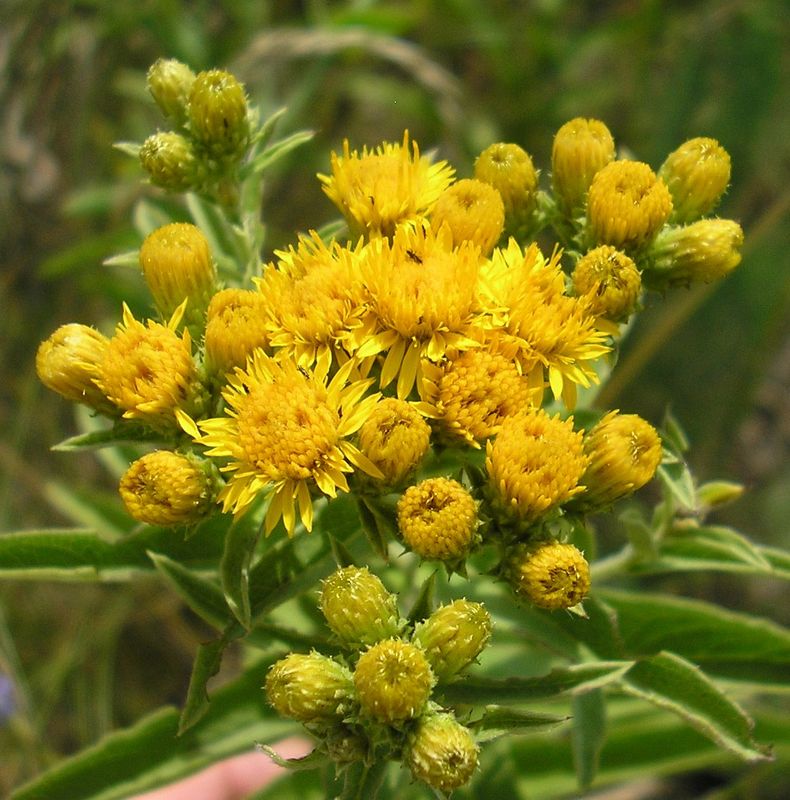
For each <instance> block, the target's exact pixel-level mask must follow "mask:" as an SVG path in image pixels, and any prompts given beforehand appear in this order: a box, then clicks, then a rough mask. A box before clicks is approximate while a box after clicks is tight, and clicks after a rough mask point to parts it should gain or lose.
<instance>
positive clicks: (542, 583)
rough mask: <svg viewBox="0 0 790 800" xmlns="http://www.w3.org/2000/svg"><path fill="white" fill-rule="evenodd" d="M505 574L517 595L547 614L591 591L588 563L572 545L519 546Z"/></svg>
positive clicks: (569, 606)
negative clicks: (546, 611) (543, 609)
mask: <svg viewBox="0 0 790 800" xmlns="http://www.w3.org/2000/svg"><path fill="white" fill-rule="evenodd" d="M505 574H506V576H507V578H508V581H509V582H510V585H511V586H512V587H513V591H514V592H515V593H516V594H517V595H518V596H520V597H524V598H526V599H527V600H529V601H530V602H531V603H533V604H534V605H536V606H538V607H539V608H546V609H548V610H550V611H556V610H557V609H561V608H572V607H573V606H575V605H578V604H579V603H580V602H581V601H582V600H583V599H584V598H585V596H586V595H587V592H589V590H590V567H589V564H588V563H587V561H586V559H585V558H584V555H582V553H581V551H580V550H579V549H578V548H577V547H575V546H574V545H572V544H562V543H560V542H541V543H539V544H537V545H526V544H522V545H518V546H516V547H515V548H514V549H513V550H512V551H511V552H510V554H509V556H508V559H507V562H506V564H505Z"/></svg>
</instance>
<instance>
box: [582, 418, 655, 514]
mask: <svg viewBox="0 0 790 800" xmlns="http://www.w3.org/2000/svg"><path fill="white" fill-rule="evenodd" d="M584 452H585V453H586V454H587V455H588V456H589V459H590V463H589V466H588V467H587V470H586V472H585V473H584V476H583V478H582V483H584V485H585V487H586V491H585V493H584V494H583V495H582V496H581V497H580V498H579V500H580V502H581V503H583V504H584V505H585V507H589V506H592V505H594V506H596V507H601V506H607V505H610V504H611V503H613V502H614V501H615V500H619V499H621V498H623V497H627V496H628V495H629V494H631V493H632V492H635V491H636V490H637V489H639V488H641V487H642V486H644V485H645V484H646V483H647V482H648V481H649V480H650V479H651V478H652V477H653V475H655V472H656V470H657V469H658V465H659V464H660V463H661V439H660V438H659V436H658V433H656V429H655V428H654V427H653V426H652V425H651V424H650V423H648V422H646V421H645V420H643V419H642V418H641V417H639V416H637V415H636V414H619V413H618V412H617V411H610V412H609V413H608V414H606V415H605V416H604V417H603V419H601V421H600V422H599V423H598V424H597V425H595V427H594V428H593V429H592V430H591V431H590V432H589V433H588V434H587V435H586V436H585V437H584Z"/></svg>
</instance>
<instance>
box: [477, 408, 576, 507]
mask: <svg viewBox="0 0 790 800" xmlns="http://www.w3.org/2000/svg"><path fill="white" fill-rule="evenodd" d="M582 436H583V434H582V433H581V432H575V431H574V430H573V419H572V418H571V419H567V420H565V421H562V420H561V419H560V418H559V415H556V416H554V417H550V416H549V415H548V414H547V413H546V412H545V411H543V410H542V409H532V410H528V411H523V412H521V413H520V414H517V415H516V416H514V417H507V418H506V419H505V420H504V422H503V423H502V427H501V428H500V430H499V433H498V435H497V437H496V439H494V440H493V442H491V441H489V442H488V443H487V445H486V469H487V470H488V481H489V487H490V489H491V492H492V494H493V497H494V501H495V503H496V505H497V506H498V507H499V508H501V509H503V510H504V511H505V512H506V513H507V514H508V515H511V516H514V517H516V518H518V519H521V520H524V521H527V522H531V521H533V520H535V519H537V518H538V517H540V516H541V515H542V514H545V513H546V512H547V511H550V510H551V509H553V508H555V507H557V506H559V505H561V504H562V503H564V502H565V501H567V500H569V499H570V498H571V497H573V496H574V495H576V494H578V493H579V492H582V491H584V487H583V486H579V480H580V478H581V476H582V475H583V473H584V470H585V468H586V467H587V462H588V458H587V456H586V455H585V454H584V445H583V439H582Z"/></svg>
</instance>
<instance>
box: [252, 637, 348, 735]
mask: <svg viewBox="0 0 790 800" xmlns="http://www.w3.org/2000/svg"><path fill="white" fill-rule="evenodd" d="M264 688H265V690H266V698H267V699H268V701H269V703H270V704H271V706H272V707H273V708H274V710H275V711H276V712H277V713H278V714H280V715H281V716H283V717H289V718H290V719H295V720H298V721H299V722H307V723H309V722H318V723H328V722H339V721H340V720H342V719H343V717H345V716H346V714H348V713H349V711H351V709H352V708H353V705H354V699H353V694H354V683H353V678H352V676H351V672H350V671H349V669H348V668H347V667H344V666H343V665H342V664H340V663H338V662H337V661H335V660H334V659H332V658H329V657H327V656H324V655H321V653H317V652H315V651H313V652H312V653H308V654H306V655H305V654H302V653H290V654H289V655H287V656H285V658H281V659H280V660H279V661H278V662H276V663H275V664H272V666H271V668H270V669H269V672H268V674H267V675H266V686H265V687H264Z"/></svg>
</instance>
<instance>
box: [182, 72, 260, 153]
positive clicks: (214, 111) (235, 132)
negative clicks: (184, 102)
mask: <svg viewBox="0 0 790 800" xmlns="http://www.w3.org/2000/svg"><path fill="white" fill-rule="evenodd" d="M188 112H189V132H190V134H191V135H192V137H193V138H194V139H196V140H197V141H198V142H200V144H201V146H202V147H204V148H205V149H206V150H208V152H209V153H210V154H211V155H213V156H217V157H220V158H221V157H223V156H231V157H238V156H240V155H242V154H243V153H244V150H245V149H246V147H247V142H248V140H249V135H250V122H249V117H248V108H247V95H246V94H245V92H244V87H243V86H242V85H241V84H240V83H239V82H238V81H237V80H236V77H235V76H234V75H231V73H230V72H226V71H225V70H222V69H211V70H206V71H205V72H199V73H198V74H197V75H196V76H195V80H194V81H193V82H192V86H191V87H190V91H189V107H188Z"/></svg>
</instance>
